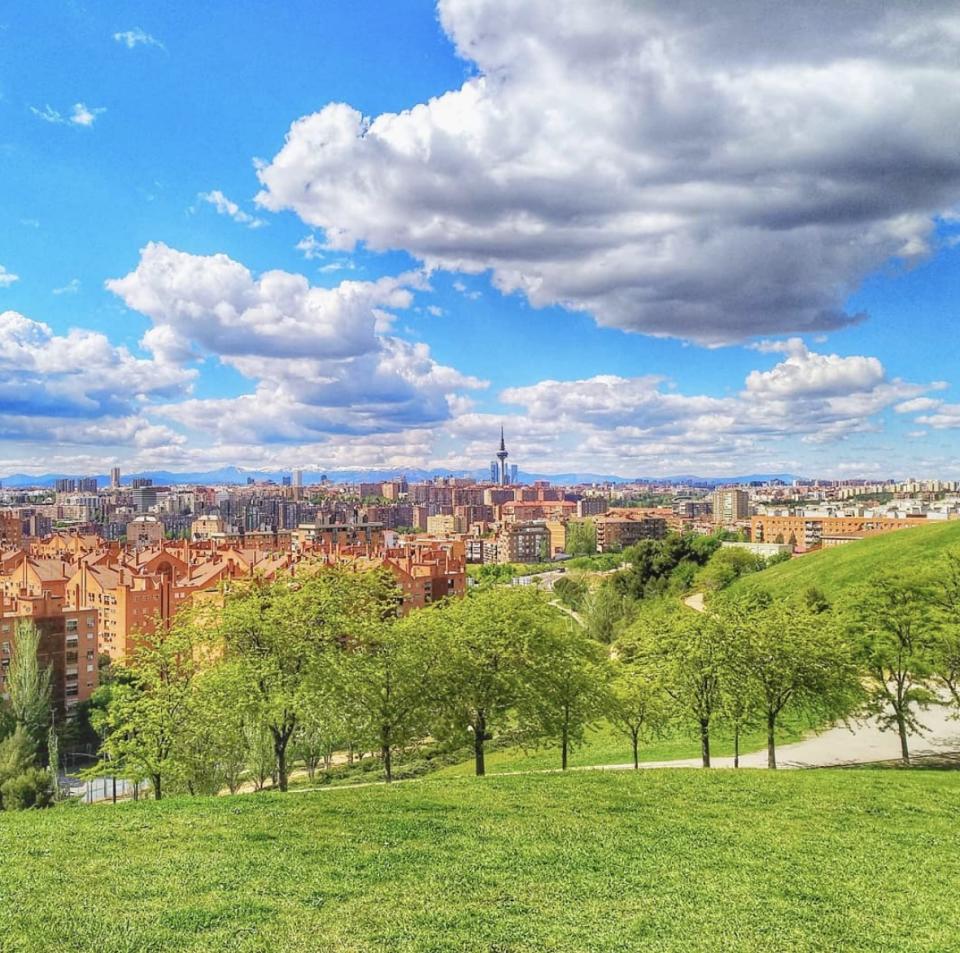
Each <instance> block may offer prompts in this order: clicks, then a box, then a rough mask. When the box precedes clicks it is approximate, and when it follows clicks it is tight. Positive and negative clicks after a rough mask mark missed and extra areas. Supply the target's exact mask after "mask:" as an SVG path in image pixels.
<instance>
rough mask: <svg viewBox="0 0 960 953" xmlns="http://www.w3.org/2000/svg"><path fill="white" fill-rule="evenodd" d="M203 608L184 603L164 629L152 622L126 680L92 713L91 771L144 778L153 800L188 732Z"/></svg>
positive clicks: (172, 776)
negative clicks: (95, 740) (94, 749)
mask: <svg viewBox="0 0 960 953" xmlns="http://www.w3.org/2000/svg"><path fill="white" fill-rule="evenodd" d="M205 608H206V607H203V606H198V605H196V604H192V605H190V606H187V607H184V608H183V609H181V610H180V611H179V612H178V613H177V614H176V615H175V616H174V618H173V620H172V622H171V624H170V626H169V628H164V627H163V626H158V627H157V630H156V631H155V632H154V633H153V634H152V635H150V636H149V637H145V638H142V639H140V640H138V644H137V647H136V649H135V650H134V652H133V654H132V656H131V658H130V659H129V661H128V663H127V666H126V667H127V674H128V680H124V681H122V682H120V681H118V682H116V683H115V684H114V685H112V686H111V694H110V700H109V703H108V706H107V708H106V710H105V711H103V712H95V713H94V716H93V717H94V718H95V720H94V727H95V728H96V729H97V730H98V731H99V732H100V733H101V735H102V736H103V739H104V740H103V743H102V745H101V747H100V754H101V763H100V764H99V765H98V766H97V768H96V769H95V772H96V773H97V774H101V775H102V774H105V773H106V774H119V775H121V776H123V777H127V778H129V779H130V780H133V781H139V780H141V779H143V778H146V779H149V781H150V784H151V787H152V789H153V796H154V798H155V799H156V800H158V801H159V800H160V799H161V798H162V797H163V791H164V785H165V783H166V782H167V781H171V782H175V781H176V780H177V779H178V775H179V770H180V767H181V764H180V763H179V762H178V759H177V755H178V751H177V746H178V743H180V744H181V745H182V743H183V738H184V736H185V734H186V733H187V731H188V730H189V715H190V709H191V691H192V682H193V679H194V678H195V677H196V675H197V673H198V671H199V670H200V667H201V659H202V658H203V651H202V649H203V647H204V643H205V632H206V627H205V625H204V624H203V620H202V615H201V613H202V611H204V610H205ZM181 754H182V751H181Z"/></svg>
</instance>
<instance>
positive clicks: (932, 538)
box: [732, 520, 960, 596]
mask: <svg viewBox="0 0 960 953" xmlns="http://www.w3.org/2000/svg"><path fill="white" fill-rule="evenodd" d="M954 546H956V547H958V548H960V520H954V521H950V522H945V523H936V524H933V525H931V526H918V527H912V528H911V529H903V530H897V531H896V532H893V533H884V534H882V535H880V536H873V537H868V538H867V539H862V540H858V541H857V542H855V543H845V544H844V545H842V546H835V547H832V548H829V549H824V550H821V551H819V552H815V553H810V554H808V555H806V556H800V557H798V558H796V559H791V560H790V561H789V562H786V563H780V564H779V565H776V566H772V567H771V568H770V569H765V570H764V571H763V572H762V573H760V574H759V575H754V576H744V577H743V578H742V579H741V580H740V581H739V582H738V583H736V586H738V587H739V586H744V585H752V584H755V583H756V584H762V585H763V586H765V587H767V588H769V589H771V590H772V591H773V592H776V593H784V594H785V593H789V592H799V591H802V590H803V589H806V588H807V587H808V586H817V587H818V588H820V589H822V590H823V591H824V592H825V593H826V594H827V595H828V596H829V595H836V594H838V593H840V592H843V591H844V590H845V589H848V588H849V587H851V586H854V585H856V584H857V583H860V582H863V581H864V580H865V579H867V578H869V577H870V576H871V575H873V574H875V573H877V572H881V571H883V570H895V571H904V572H913V571H917V572H920V573H933V572H934V571H935V569H936V564H937V561H938V560H939V559H940V558H941V557H942V556H943V553H944V552H945V551H946V550H947V549H950V548H951V547H954ZM732 588H733V587H732Z"/></svg>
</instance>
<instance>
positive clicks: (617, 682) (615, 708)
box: [607, 660, 670, 769]
mask: <svg viewBox="0 0 960 953" xmlns="http://www.w3.org/2000/svg"><path fill="white" fill-rule="evenodd" d="M607 717H608V718H609V720H610V723H611V724H612V725H613V727H614V728H616V729H617V730H618V731H619V732H620V733H621V734H624V735H626V736H627V737H628V738H629V739H630V745H631V747H632V749H633V767H634V769H637V768H639V767H640V743H641V741H649V740H651V739H653V738H655V737H657V736H659V735H660V734H661V733H662V732H663V730H664V728H665V727H666V725H667V724H668V722H669V719H670V698H669V696H668V695H667V693H666V692H665V691H664V690H663V686H662V685H660V683H659V682H658V681H657V679H656V676H655V675H654V674H652V673H651V672H648V671H645V670H644V669H643V667H642V666H641V665H638V664H632V665H628V664H626V663H624V662H622V661H619V660H618V661H617V662H615V663H614V669H613V678H612V681H611V682H610V690H609V694H608V700H607Z"/></svg>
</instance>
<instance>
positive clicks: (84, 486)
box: [77, 477, 97, 493]
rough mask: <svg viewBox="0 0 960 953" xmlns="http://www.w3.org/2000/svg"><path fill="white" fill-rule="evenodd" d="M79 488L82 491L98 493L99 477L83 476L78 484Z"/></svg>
mask: <svg viewBox="0 0 960 953" xmlns="http://www.w3.org/2000/svg"><path fill="white" fill-rule="evenodd" d="M77 489H78V490H79V491H80V492H81V493H96V492H97V478H96V477H81V478H80V481H79V482H78V484H77Z"/></svg>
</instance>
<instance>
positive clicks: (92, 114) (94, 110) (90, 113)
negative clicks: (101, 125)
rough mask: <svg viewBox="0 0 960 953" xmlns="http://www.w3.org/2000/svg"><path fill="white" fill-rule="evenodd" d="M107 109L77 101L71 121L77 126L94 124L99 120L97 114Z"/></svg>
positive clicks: (71, 114)
mask: <svg viewBox="0 0 960 953" xmlns="http://www.w3.org/2000/svg"><path fill="white" fill-rule="evenodd" d="M106 111H107V110H106V109H105V108H103V107H102V106H101V107H90V106H87V105H86V104H84V103H75V104H74V106H73V109H72V111H71V113H70V122H72V123H73V124H74V125H75V126H86V127H89V126H92V125H93V124H94V122H96V120H97V116H99V115H101V114H102V113H105V112H106Z"/></svg>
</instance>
